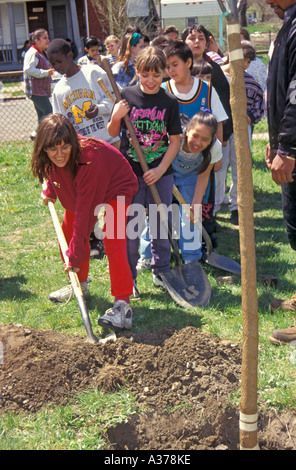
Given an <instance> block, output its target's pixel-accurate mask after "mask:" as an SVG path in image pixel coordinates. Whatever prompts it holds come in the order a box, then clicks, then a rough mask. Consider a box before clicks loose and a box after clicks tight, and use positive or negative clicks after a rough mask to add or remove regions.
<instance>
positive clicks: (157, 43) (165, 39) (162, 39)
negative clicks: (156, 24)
mask: <svg viewBox="0 0 296 470" xmlns="http://www.w3.org/2000/svg"><path fill="white" fill-rule="evenodd" d="M174 42H175V41H174V40H173V39H172V38H170V37H169V36H166V35H165V34H160V35H159V36H156V38H154V39H153V41H151V46H154V47H159V48H160V49H162V50H164V49H165V47H167V46H169V45H170V44H174Z"/></svg>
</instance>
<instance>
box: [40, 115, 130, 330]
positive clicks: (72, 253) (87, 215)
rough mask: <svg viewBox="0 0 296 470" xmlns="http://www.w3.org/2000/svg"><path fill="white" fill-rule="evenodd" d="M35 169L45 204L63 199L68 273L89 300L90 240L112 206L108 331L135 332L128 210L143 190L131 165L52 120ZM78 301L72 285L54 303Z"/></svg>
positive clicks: (43, 131)
mask: <svg viewBox="0 0 296 470" xmlns="http://www.w3.org/2000/svg"><path fill="white" fill-rule="evenodd" d="M31 168H32V172H33V175H34V176H35V177H37V178H38V179H39V181H40V182H41V183H43V182H44V181H46V188H45V189H43V191H42V193H41V196H42V199H43V201H44V203H45V204H46V205H47V204H48V202H49V201H51V202H55V201H56V199H57V198H58V199H59V200H60V202H61V204H62V206H63V207H64V209H65V214H64V220H63V225H62V228H63V231H64V235H65V238H66V240H67V242H68V246H69V248H68V250H67V252H66V255H67V257H68V261H67V262H66V263H65V271H66V272H69V271H70V270H73V271H75V272H77V274H78V278H79V281H80V283H81V288H82V291H83V293H84V294H87V293H88V286H87V279H88V271H89V258H90V246H89V235H90V232H91V230H92V229H93V227H94V225H95V223H96V222H97V215H98V210H99V208H100V206H102V205H104V206H108V210H107V208H106V215H107V216H108V219H107V218H106V224H105V227H104V247H105V252H106V255H107V257H108V261H109V273H110V279H111V294H112V295H113V296H114V298H115V303H114V306H113V307H112V308H110V309H108V310H107V312H106V314H108V321H104V324H103V325H104V326H106V327H110V328H112V329H115V330H122V329H124V328H128V329H130V328H131V327H132V309H131V307H130V303H129V297H130V295H131V294H132V292H133V279H132V275H131V271H130V267H129V263H128V259H127V248H126V229H125V228H126V221H127V213H128V207H129V205H130V204H131V202H132V199H133V196H134V195H135V194H136V192H137V190H138V181H137V178H136V176H135V175H134V173H133V171H132V169H131V167H130V165H129V164H128V162H127V161H126V159H125V158H124V157H123V155H122V154H121V153H120V152H119V151H118V150H116V149H115V148H114V147H113V146H110V145H109V144H107V143H105V142H103V141H101V140H97V139H93V138H84V137H81V136H78V135H77V133H76V132H75V129H74V127H73V126H72V124H71V122H70V121H69V120H68V119H67V118H66V117H65V116H63V115H62V114H50V115H48V116H46V117H45V118H44V119H43V120H42V121H41V123H40V125H39V128H38V132H37V136H36V140H35V143H34V150H33V155H32V162H31ZM109 214H111V215H112V216H111V218H110V219H109ZM122 228H123V229H122ZM119 260H120V262H119ZM73 296H74V294H73V288H72V286H71V284H70V285H68V286H66V287H64V288H62V289H59V290H58V291H56V292H53V293H52V294H50V296H49V299H50V300H52V301H53V302H64V301H67V300H68V299H69V298H71V297H73ZM104 317H106V315H104V316H103V317H102V318H104Z"/></svg>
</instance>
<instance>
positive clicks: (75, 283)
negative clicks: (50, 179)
mask: <svg viewBox="0 0 296 470" xmlns="http://www.w3.org/2000/svg"><path fill="white" fill-rule="evenodd" d="M48 208H49V210H50V214H51V217H52V221H53V224H54V227H55V230H56V234H57V237H58V241H59V244H60V247H61V251H62V254H63V257H64V259H65V260H66V259H67V255H66V251H67V250H68V244H67V241H66V238H65V235H64V232H63V230H62V227H61V224H60V221H59V218H58V216H57V213H56V210H55V207H54V204H53V203H52V202H48ZM69 277H70V281H71V285H72V287H73V290H74V294H75V297H76V299H77V303H78V306H79V309H80V313H81V317H82V320H83V323H84V326H85V329H86V334H87V338H86V341H87V342H88V343H100V342H101V340H99V339H98V338H97V337H96V336H95V335H94V333H93V331H92V327H91V323H90V319H89V315H88V311H87V307H86V304H85V300H84V296H83V293H82V289H81V285H80V282H79V279H78V276H77V274H76V273H75V272H74V271H69Z"/></svg>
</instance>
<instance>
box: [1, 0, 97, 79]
mask: <svg viewBox="0 0 296 470" xmlns="http://www.w3.org/2000/svg"><path fill="white" fill-rule="evenodd" d="M39 28H44V29H46V30H47V31H48V33H49V37H50V39H51V40H52V39H54V38H63V39H66V38H71V39H72V41H74V42H75V44H76V46H77V49H78V53H79V55H83V53H84V49H83V39H84V38H85V37H86V36H89V35H93V36H96V37H97V38H98V39H99V40H101V41H103V40H104V38H105V36H106V27H105V29H104V27H103V26H102V24H101V22H100V15H99V12H98V11H97V10H96V9H95V8H94V6H93V2H92V1H91V0H30V1H20V0H10V1H9V2H5V1H4V0H0V72H4V71H12V70H15V71H17V70H21V69H22V60H21V51H22V48H23V45H24V42H25V40H27V39H28V38H29V34H30V33H32V32H33V31H35V30H36V29H39Z"/></svg>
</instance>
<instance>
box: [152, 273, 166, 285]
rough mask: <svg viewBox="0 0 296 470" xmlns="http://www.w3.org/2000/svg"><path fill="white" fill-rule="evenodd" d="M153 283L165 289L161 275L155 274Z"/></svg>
mask: <svg viewBox="0 0 296 470" xmlns="http://www.w3.org/2000/svg"><path fill="white" fill-rule="evenodd" d="M153 284H154V285H155V287H163V288H164V289H165V286H164V283H163V280H162V279H161V276H160V275H157V274H153Z"/></svg>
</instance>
